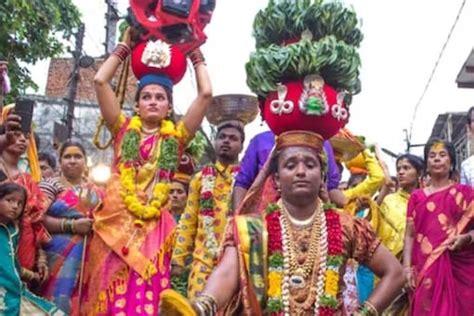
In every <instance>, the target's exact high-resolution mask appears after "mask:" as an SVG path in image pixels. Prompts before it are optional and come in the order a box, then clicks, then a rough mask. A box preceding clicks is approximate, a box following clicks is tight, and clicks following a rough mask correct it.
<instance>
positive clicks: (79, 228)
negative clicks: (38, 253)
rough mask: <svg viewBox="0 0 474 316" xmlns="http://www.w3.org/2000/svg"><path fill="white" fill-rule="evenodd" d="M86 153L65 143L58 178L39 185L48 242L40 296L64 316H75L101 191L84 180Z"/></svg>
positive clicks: (81, 147)
mask: <svg viewBox="0 0 474 316" xmlns="http://www.w3.org/2000/svg"><path fill="white" fill-rule="evenodd" d="M86 157H87V156H86V151H85V149H84V147H83V146H82V145H81V144H80V143H78V142H74V141H67V142H66V143H64V144H63V146H62V147H61V150H60V152H59V163H60V167H61V176H60V177H57V178H52V179H49V180H46V181H43V182H42V183H40V188H41V190H42V191H43V192H44V193H45V195H46V197H47V200H48V201H49V203H48V205H50V207H49V209H48V211H47V213H46V216H45V223H44V225H45V227H46V228H47V229H48V231H49V233H50V234H51V235H52V239H51V241H50V242H48V243H47V244H46V245H45V250H46V252H47V255H48V266H49V271H50V277H49V279H48V281H47V282H46V284H45V285H44V287H43V290H42V294H43V296H44V297H45V298H47V299H49V300H51V301H53V302H54V303H55V304H56V305H57V306H58V307H59V308H61V310H62V311H64V312H65V313H67V314H68V315H78V314H79V310H80V306H79V296H80V293H79V289H80V288H81V284H80V282H81V281H82V280H81V279H80V276H81V273H82V269H83V266H82V265H81V264H82V263H83V260H84V258H83V255H84V247H85V246H86V245H85V243H86V241H87V239H86V238H85V236H87V235H88V234H89V233H90V232H91V230H92V222H93V220H92V216H93V213H94V211H95V210H96V209H97V208H98V207H99V206H100V204H101V199H102V192H101V191H100V189H99V188H98V187H97V186H96V185H94V183H92V182H89V181H87V179H86V178H85V177H84V172H85V169H86Z"/></svg>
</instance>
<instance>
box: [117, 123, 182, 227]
mask: <svg viewBox="0 0 474 316" xmlns="http://www.w3.org/2000/svg"><path fill="white" fill-rule="evenodd" d="M142 127H143V124H142V121H141V119H140V117H139V116H134V117H133V118H132V119H131V120H130V123H129V124H128V127H127V131H126V133H125V135H124V137H123V141H122V147H121V149H122V156H121V164H120V165H119V170H120V183H121V185H122V190H121V192H120V195H121V197H122V200H123V202H124V203H125V206H126V207H127V210H128V211H129V212H130V213H132V214H133V216H135V217H136V218H137V219H136V220H135V222H134V224H135V225H136V226H138V227H141V226H142V225H143V221H145V220H150V219H153V218H157V217H159V216H160V214H161V208H162V207H163V205H165V203H166V201H167V199H168V193H169V190H170V185H169V181H170V180H171V178H172V176H173V172H174V171H175V170H176V167H177V162H178V150H179V145H178V138H180V137H182V135H180V134H179V132H178V131H177V129H176V127H175V125H174V123H173V122H171V121H169V120H162V121H161V125H160V137H161V140H160V142H159V144H160V148H159V149H160V151H159V155H160V156H159V158H158V163H157V165H158V169H157V171H156V175H155V179H154V185H153V189H152V196H151V197H150V198H149V199H148V200H147V202H146V203H142V201H141V200H140V199H139V197H138V196H137V194H136V193H137V185H136V181H137V173H138V171H137V170H138V169H139V168H140V167H141V163H140V152H139V147H140V142H141V133H140V132H141V129H142Z"/></svg>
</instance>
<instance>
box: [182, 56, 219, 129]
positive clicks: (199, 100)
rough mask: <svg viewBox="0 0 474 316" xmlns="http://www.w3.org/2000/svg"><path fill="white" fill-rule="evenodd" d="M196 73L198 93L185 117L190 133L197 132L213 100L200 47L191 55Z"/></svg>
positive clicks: (184, 121)
mask: <svg viewBox="0 0 474 316" xmlns="http://www.w3.org/2000/svg"><path fill="white" fill-rule="evenodd" d="M189 57H190V59H191V61H192V63H193V65H194V70H195V73H196V82H197V89H198V91H197V92H198V95H197V97H196V99H194V101H193V103H191V106H190V107H189V109H188V111H187V112H186V115H184V117H183V123H184V126H186V128H187V130H188V132H189V134H190V135H194V134H196V132H197V131H198V130H199V127H200V126H201V123H202V121H203V119H204V116H205V115H206V112H207V108H208V106H209V104H210V102H211V100H212V86H211V80H210V79H209V74H208V72H207V67H206V64H205V63H204V57H202V54H201V52H200V50H199V49H196V50H194V51H192V52H191V53H190V55H189Z"/></svg>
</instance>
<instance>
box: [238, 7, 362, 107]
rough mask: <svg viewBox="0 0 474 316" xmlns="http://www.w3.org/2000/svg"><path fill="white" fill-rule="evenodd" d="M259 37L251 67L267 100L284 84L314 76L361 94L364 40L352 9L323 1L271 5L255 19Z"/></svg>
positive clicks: (250, 75) (254, 86) (254, 84)
mask: <svg viewBox="0 0 474 316" xmlns="http://www.w3.org/2000/svg"><path fill="white" fill-rule="evenodd" d="M254 37H255V39H256V47H257V51H256V52H254V53H252V54H251V56H250V60H249V62H248V63H247V65H246V70H247V85H248V86H249V87H250V89H251V90H252V91H253V92H254V93H256V94H258V95H260V96H263V97H265V96H266V95H267V94H268V93H269V92H271V91H275V90H276V87H277V84H278V83H280V82H282V81H286V80H293V79H300V78H302V77H304V76H306V75H309V74H320V75H321V76H322V77H323V78H324V80H325V81H326V82H327V83H328V84H330V85H331V86H333V87H334V88H336V89H344V90H347V91H348V92H349V93H350V94H351V95H353V94H357V93H358V92H359V91H360V81H359V67H360V58H359V54H358V52H357V48H358V47H359V45H360V43H361V41H362V39H363V35H362V32H361V31H360V29H359V20H358V18H357V16H356V14H355V12H354V10H353V9H352V8H348V7H346V6H344V5H343V4H342V3H340V2H323V1H322V0H270V1H269V4H268V6H267V7H266V8H265V9H264V10H262V11H260V12H259V13H258V14H257V16H256V18H255V20H254ZM346 101H350V97H349V98H348V100H346Z"/></svg>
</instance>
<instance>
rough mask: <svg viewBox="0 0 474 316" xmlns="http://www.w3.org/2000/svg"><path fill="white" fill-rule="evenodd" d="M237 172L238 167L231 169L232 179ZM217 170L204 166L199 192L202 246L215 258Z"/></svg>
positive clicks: (217, 248)
mask: <svg viewBox="0 0 474 316" xmlns="http://www.w3.org/2000/svg"><path fill="white" fill-rule="evenodd" d="M238 172H239V167H237V166H236V167H233V169H232V181H233V180H234V179H235V176H236V175H237V173H238ZM216 177H217V171H216V168H215V167H214V166H212V165H209V166H205V167H204V168H203V169H202V171H201V183H202V186H201V194H200V201H199V206H200V214H201V216H202V220H203V229H204V232H205V235H206V236H205V238H206V240H205V241H204V246H205V247H206V248H207V249H208V250H209V253H210V254H211V255H212V257H213V258H214V259H215V258H217V256H218V254H219V242H218V241H217V238H216V234H215V231H214V223H215V216H216V214H215V211H214V193H213V190H214V186H215V184H216Z"/></svg>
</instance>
